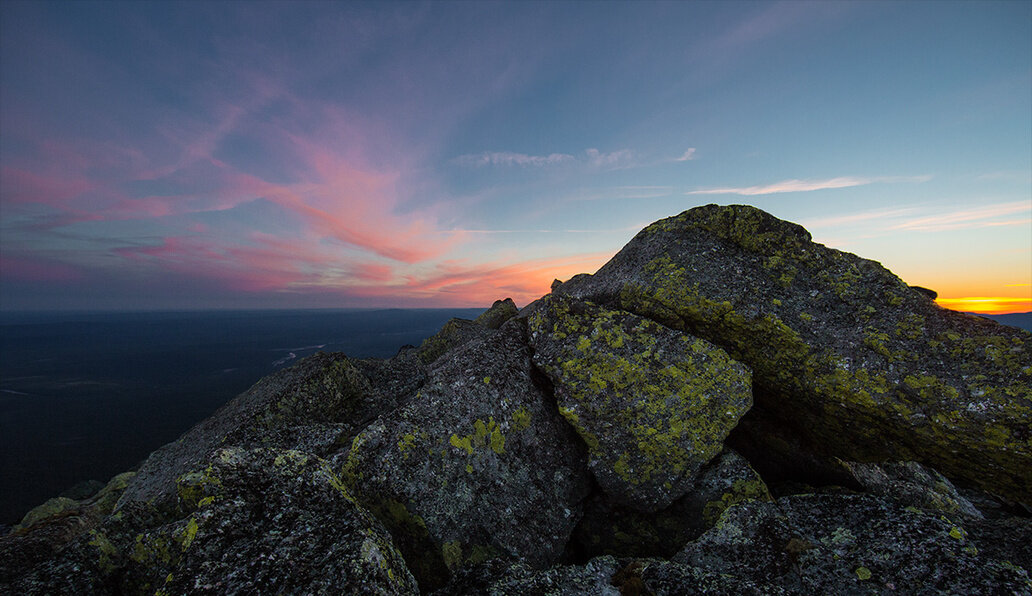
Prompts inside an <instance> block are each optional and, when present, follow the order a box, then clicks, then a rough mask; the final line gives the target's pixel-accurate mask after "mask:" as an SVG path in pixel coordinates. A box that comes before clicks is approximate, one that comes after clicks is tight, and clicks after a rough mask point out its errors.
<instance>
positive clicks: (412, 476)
mask: <svg viewBox="0 0 1032 596" xmlns="http://www.w3.org/2000/svg"><path fill="white" fill-rule="evenodd" d="M525 333H526V331H525V329H524V328H523V325H522V322H521V321H510V322H509V323H506V324H505V325H503V326H502V327H501V329H499V330H498V331H497V332H495V333H493V334H492V335H491V336H490V337H488V338H487V339H484V340H480V341H474V342H472V343H470V344H467V345H465V346H463V347H461V348H459V349H457V350H455V351H454V352H452V353H450V355H449V357H448V359H447V361H446V362H443V363H440V364H439V365H437V366H436V367H435V369H434V371H433V373H432V374H431V376H430V378H429V380H428V381H427V383H426V385H424V386H423V388H422V389H421V390H420V391H419V393H418V394H417V395H416V397H415V398H414V399H413V400H412V401H411V402H409V403H408V404H407V405H406V406H404V407H402V408H400V409H398V410H395V411H394V412H391V413H388V414H386V415H384V416H382V417H380V418H379V419H378V420H377V421H376V422H374V423H373V424H371V425H370V426H369V427H368V428H366V429H365V430H364V431H363V432H362V433H360V434H359V435H358V436H356V437H355V439H354V441H353V443H352V447H351V450H350V452H349V453H348V454H347V456H346V458H341V459H342V460H343V461H342V466H343V476H344V477H345V478H346V481H347V482H348V485H349V486H350V487H352V488H353V490H354V493H355V495H356V496H357V497H358V499H359V500H360V501H361V502H362V503H364V504H365V505H366V506H367V507H368V508H369V509H370V510H372V511H374V512H375V513H376V514H377V516H378V517H380V519H381V520H383V522H384V524H385V525H386V526H387V527H388V528H389V529H390V531H391V533H392V534H393V536H394V537H395V543H396V544H397V545H398V548H399V549H401V552H402V553H403V554H404V555H405V560H406V561H407V562H408V565H409V568H410V569H412V572H413V573H414V574H415V575H416V577H417V579H418V580H419V584H420V587H421V588H422V589H423V590H428V589H434V588H438V587H441V586H442V585H444V584H445V583H446V582H447V580H448V578H449V575H450V573H451V571H452V570H455V569H458V568H460V567H463V566H466V565H470V564H475V563H477V562H480V561H483V560H486V559H489V558H492V557H495V556H505V557H509V558H514V559H519V558H523V559H525V560H526V561H527V563H528V564H529V565H531V566H532V567H534V568H543V567H547V566H549V565H551V564H553V563H555V562H556V561H557V560H558V559H559V557H560V556H561V555H562V553H563V549H564V548H565V546H566V543H567V540H568V539H569V536H570V533H571V532H572V530H573V528H574V526H575V525H576V523H577V520H578V519H579V516H580V502H581V500H582V499H583V498H584V497H585V496H586V495H587V492H588V475H587V469H586V465H585V457H586V456H585V449H584V447H583V445H582V444H581V443H580V441H579V439H578V438H577V437H576V435H575V434H574V433H573V431H572V429H570V427H569V426H568V425H567V424H566V423H565V421H564V420H563V419H562V418H561V417H560V416H559V413H558V411H557V409H556V406H555V403H554V401H552V398H551V397H550V395H549V394H548V390H547V381H546V380H545V379H544V378H541V377H540V376H539V375H538V374H537V373H536V371H535V370H534V368H533V366H532V364H531V361H530V352H529V350H528V348H527V345H526V338H525Z"/></svg>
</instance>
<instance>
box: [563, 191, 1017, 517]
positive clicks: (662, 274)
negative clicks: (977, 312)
mask: <svg viewBox="0 0 1032 596" xmlns="http://www.w3.org/2000/svg"><path fill="white" fill-rule="evenodd" d="M556 292H557V293H559V294H564V295H567V296H571V297H574V298H578V299H582V300H590V301H593V302H596V303H599V304H605V305H609V306H611V307H615V308H620V309H623V310H627V311H630V312H634V313H636V314H639V315H641V316H644V317H647V318H650V319H653V320H655V321H658V322H661V323H663V324H664V325H666V326H668V327H671V328H675V329H681V330H684V331H686V332H689V333H692V334H695V335H698V336H700V337H703V338H705V339H707V340H709V341H712V342H714V343H716V344H718V345H720V346H721V347H723V348H724V349H726V350H727V351H728V353H730V354H731V356H732V357H733V358H735V359H737V360H739V361H741V362H743V363H745V364H747V365H748V366H749V367H751V368H752V371H753V381H754V389H755V396H754V398H755V400H756V402H757V403H758V404H760V405H762V406H764V407H765V409H766V410H767V411H769V412H772V413H774V414H775V415H776V416H778V417H779V418H780V419H781V421H782V422H785V423H787V424H789V425H791V427H792V428H793V429H794V431H795V432H797V433H799V434H801V435H802V436H804V437H805V438H806V439H808V441H809V442H810V443H812V444H814V445H817V446H818V447H819V448H820V449H822V450H824V451H826V452H827V453H829V454H832V455H835V456H838V457H840V458H842V459H848V460H854V461H884V460H906V461H911V460H912V461H919V462H922V463H925V464H930V465H932V466H933V467H934V468H936V469H938V470H940V471H941V472H943V473H944V474H946V475H947V476H948V477H951V478H953V479H957V480H963V481H965V482H969V483H973V484H975V485H977V486H980V487H982V488H984V489H986V490H989V491H992V492H996V493H999V494H1001V495H1004V496H1007V497H1009V498H1011V499H1015V500H1018V501H1021V502H1024V503H1032V430H1030V425H1029V423H1028V421H1029V419H1030V417H1032V335H1030V334H1029V333H1027V332H1025V331H1021V330H1018V329H1015V328H1011V327H1005V326H1003V325H999V324H997V323H995V322H992V321H989V320H987V319H984V318H981V317H975V316H970V315H965V314H961V313H957V312H953V311H949V310H946V309H943V308H940V307H939V306H937V305H936V304H935V303H934V302H933V301H932V299H931V298H930V297H929V296H928V295H927V294H926V293H923V292H919V291H915V290H914V289H912V288H911V287H909V286H908V285H907V284H905V283H903V281H901V280H900V279H899V278H898V277H896V276H895V275H893V274H892V273H890V272H889V271H887V270H886V269H885V268H883V267H882V266H881V265H879V264H878V263H876V262H874V261H869V260H865V259H861V258H859V257H857V256H854V255H851V254H848V253H844V252H840V251H837V250H833V249H829V248H827V247H825V246H823V245H820V244H815V243H814V242H812V241H811V238H810V234H809V233H807V232H806V230H804V229H803V228H802V227H800V226H798V225H796V224H793V223H789V222H785V221H782V220H779V219H777V218H775V217H773V216H771V215H769V214H767V213H765V212H763V211H761V210H759V209H756V208H754V207H749V206H744V205H731V206H723V207H722V206H716V205H708V206H705V207H698V208H695V209H691V210H689V211H686V212H684V213H682V214H681V215H678V216H676V217H671V218H668V219H664V220H660V221H658V222H656V223H654V224H652V225H650V226H649V227H647V228H645V229H644V230H642V231H641V232H640V233H639V234H638V235H637V236H635V237H634V239H633V240H631V242H630V243H628V244H627V246H625V247H624V248H623V250H621V251H620V252H619V253H618V254H617V255H616V256H615V257H613V259H612V260H611V261H609V262H608V263H606V264H605V265H604V266H603V267H602V268H601V269H599V271H598V272H597V273H595V274H594V275H591V276H578V277H576V278H574V279H571V280H570V281H568V282H566V283H564V284H562V285H561V286H559V287H558V288H557V289H556Z"/></svg>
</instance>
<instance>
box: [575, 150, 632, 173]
mask: <svg viewBox="0 0 1032 596" xmlns="http://www.w3.org/2000/svg"><path fill="white" fill-rule="evenodd" d="M585 153H586V154H587V156H588V163H589V164H591V165H592V166H594V167H596V168H619V167H628V166H630V165H632V163H633V160H634V153H633V152H632V151H631V150H630V149H620V150H619V151H613V152H610V153H602V152H601V151H599V150H598V149H588V150H587V151H585Z"/></svg>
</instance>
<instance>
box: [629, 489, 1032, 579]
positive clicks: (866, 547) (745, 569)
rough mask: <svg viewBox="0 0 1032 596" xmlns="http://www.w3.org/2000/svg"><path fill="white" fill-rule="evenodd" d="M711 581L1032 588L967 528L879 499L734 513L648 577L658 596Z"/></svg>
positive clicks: (798, 499) (815, 498) (751, 507)
mask: <svg viewBox="0 0 1032 596" xmlns="http://www.w3.org/2000/svg"><path fill="white" fill-rule="evenodd" d="M714 574H719V575H718V577H717V578H714V577H713V575H714ZM719 576H731V577H732V578H734V580H733V582H729V581H728V580H725V579H722V578H721V577H719ZM707 577H708V580H707V581H711V582H714V583H713V585H712V588H713V589H712V590H711V589H707V590H705V592H706V593H710V592H712V593H733V592H734V591H735V590H739V589H740V590H742V591H743V592H744V593H790V594H799V593H802V594H845V593H861V592H874V593H885V592H899V593H949V594H988V593H1015V594H1017V593H1028V590H1029V589H1030V587H1032V585H1030V584H1029V578H1028V574H1027V573H1026V572H1025V571H1024V570H1023V569H1021V568H1018V567H1016V566H1014V565H1013V564H1011V563H1009V562H1007V561H1001V560H996V559H993V558H991V557H987V556H985V555H984V554H982V553H981V552H980V549H979V548H978V546H977V545H976V544H974V543H973V542H972V541H971V540H970V539H969V537H968V534H967V532H966V530H965V529H964V528H963V527H962V526H959V525H956V524H955V523H953V522H951V521H950V520H948V519H945V518H943V517H939V516H936V515H932V514H929V513H926V512H923V511H920V510H918V509H916V508H905V507H903V506H902V505H900V504H898V503H896V502H894V501H892V500H889V499H885V498H883V497H876V496H869V495H806V496H794V497H784V498H781V499H778V500H777V502H768V503H764V502H760V501H749V502H746V503H742V504H739V505H736V506H734V507H730V508H729V509H727V510H726V511H725V512H724V514H723V515H722V516H721V518H720V520H719V521H718V523H717V525H716V526H715V527H714V528H713V529H711V530H710V531H708V532H707V533H706V534H703V535H702V536H701V537H700V538H699V539H698V540H695V541H694V542H692V543H689V544H688V545H687V546H685V548H684V549H683V550H682V551H681V552H680V553H678V554H677V555H676V556H674V557H673V558H672V559H671V561H670V562H669V563H659V564H656V565H654V566H649V567H647V568H646V569H644V571H643V573H642V579H643V581H644V583H645V585H646V586H647V587H648V588H649V589H650V590H652V591H653V592H654V593H655V594H657V595H660V594H695V593H703V591H701V590H699V584H698V583H696V582H698V581H700V578H707ZM682 581H683V582H691V583H681V582H682ZM732 587H733V588H734V589H731V588H732Z"/></svg>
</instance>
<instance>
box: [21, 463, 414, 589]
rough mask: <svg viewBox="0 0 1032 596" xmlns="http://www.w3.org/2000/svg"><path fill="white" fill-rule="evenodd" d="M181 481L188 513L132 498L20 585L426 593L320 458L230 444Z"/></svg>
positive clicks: (383, 532) (379, 527)
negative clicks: (170, 512) (161, 510)
mask: <svg viewBox="0 0 1032 596" xmlns="http://www.w3.org/2000/svg"><path fill="white" fill-rule="evenodd" d="M178 491H179V493H180V500H181V502H182V504H183V511H184V513H183V514H181V515H180V516H173V517H169V516H167V515H153V514H152V512H151V511H150V510H149V506H147V505H146V504H144V503H140V502H132V503H130V504H128V505H127V506H126V508H125V510H124V511H123V512H121V513H120V514H117V515H115V516H112V517H110V518H108V519H107V521H106V522H105V523H104V524H103V525H101V526H100V527H98V528H96V529H95V530H91V531H90V532H88V533H86V534H83V535H82V536H80V537H79V538H78V539H77V540H76V541H74V542H73V543H72V544H70V545H69V546H68V547H67V548H65V549H64V550H62V551H61V552H60V553H58V554H57V556H56V557H54V558H52V559H51V560H48V561H45V562H43V563H40V564H38V565H36V566H35V567H34V568H32V569H28V570H23V574H22V575H21V576H20V577H18V578H17V579H15V580H14V581H13V582H12V583H11V584H10V585H11V587H12V588H13V591H12V592H11V593H18V594H38V595H51V594H238V595H245V594H380V595H383V596H398V595H404V594H418V589H417V586H416V582H415V579H414V578H413V577H412V575H411V574H410V573H409V571H408V569H407V568H406V567H405V562H404V560H403V558H402V556H401V554H400V553H399V552H398V551H397V550H396V549H395V548H394V545H393V543H392V541H391V537H390V534H388V533H387V531H386V530H385V529H384V527H383V526H382V525H381V524H380V522H379V521H377V520H376V518H375V517H373V516H372V515H371V514H370V513H369V512H367V511H366V510H365V509H364V508H362V507H361V506H360V505H358V504H357V502H356V501H355V500H354V499H353V498H352V497H351V495H350V494H349V492H348V490H347V488H346V487H345V486H344V485H343V484H342V483H341V481H340V478H339V477H338V476H337V474H336V473H335V472H334V471H333V469H332V468H331V466H330V465H329V464H328V463H327V462H326V461H324V460H322V459H320V458H317V457H314V456H310V455H307V454H305V453H302V452H300V451H293V450H278V449H271V448H259V449H253V450H246V449H239V448H232V449H220V450H217V451H216V452H215V453H214V454H213V456H212V458H211V460H210V463H209V464H208V465H206V466H205V467H204V468H201V469H198V470H195V471H193V472H190V473H188V474H185V475H184V476H183V477H181V478H180V479H179V482H178Z"/></svg>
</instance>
